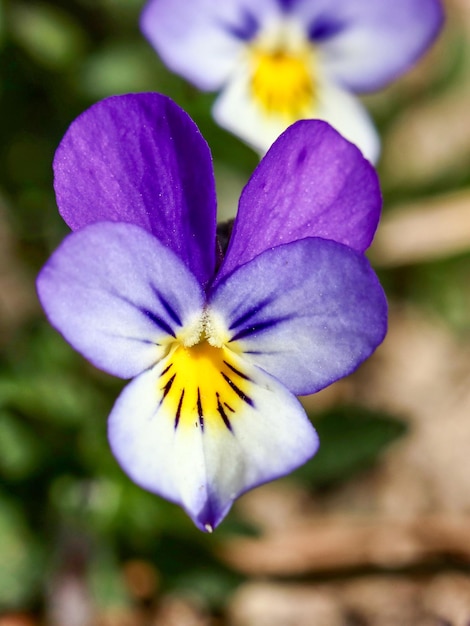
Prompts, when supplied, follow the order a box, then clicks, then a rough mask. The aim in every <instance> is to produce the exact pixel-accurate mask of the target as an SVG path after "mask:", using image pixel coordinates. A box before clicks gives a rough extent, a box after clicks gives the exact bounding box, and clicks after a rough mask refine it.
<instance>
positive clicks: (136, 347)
mask: <svg viewBox="0 0 470 626" xmlns="http://www.w3.org/2000/svg"><path fill="white" fill-rule="evenodd" d="M37 286H38V293H39V298H40V300H41V304H42V306H43V307H44V310H45V311H46V314H47V316H48V318H49V321H50V323H51V324H52V326H54V327H55V328H56V329H57V330H59V331H60V332H61V333H62V334H63V335H64V337H65V339H66V340H67V341H68V342H69V343H71V344H72V346H73V347H74V348H75V349H76V350H78V351H79V352H81V353H82V354H83V355H84V356H85V357H86V358H87V359H89V360H90V361H91V362H92V363H93V364H94V365H96V366H97V367H99V368H101V369H103V370H105V371H106V372H108V373H110V374H114V375H115V376H120V377H122V378H129V377H132V376H135V375H136V374H139V373H140V372H142V371H143V370H145V369H146V368H148V367H150V366H151V365H153V364H154V363H156V362H157V361H158V360H159V358H161V356H162V353H163V351H164V350H165V348H164V346H159V344H161V343H162V341H163V342H164V341H165V340H167V339H171V338H172V336H173V335H174V334H176V332H178V330H179V329H180V328H181V327H182V326H183V325H184V324H185V323H187V322H188V321H189V320H191V319H192V317H193V315H198V316H199V315H200V313H201V311H202V307H203V294H202V290H201V287H200V285H199V284H198V282H197V281H196V279H195V278H194V276H193V275H192V274H191V273H190V272H189V271H188V270H187V268H186V267H185V266H184V265H183V263H182V262H181V261H180V260H179V259H178V257H176V255H175V254H174V253H173V252H172V251H171V250H169V249H168V248H166V247H165V246H163V245H162V244H161V243H160V242H159V241H158V239H156V238H155V237H153V236H152V235H150V234H149V233H148V232H147V231H145V230H143V229H142V228H140V227H138V226H134V225H132V224H123V223H120V224H114V223H109V222H102V223H99V224H92V225H90V226H87V227H85V228H83V229H81V230H79V231H77V232H75V233H72V234H71V235H69V236H68V237H67V238H66V239H65V240H64V241H63V242H62V244H61V245H60V247H59V248H58V249H57V250H56V251H55V253H54V254H53V255H52V256H51V258H50V259H49V261H48V262H47V263H46V265H45V266H44V268H43V269H42V271H41V273H40V275H39V277H38V282H37Z"/></svg>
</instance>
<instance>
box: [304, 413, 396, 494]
mask: <svg viewBox="0 0 470 626" xmlns="http://www.w3.org/2000/svg"><path fill="white" fill-rule="evenodd" d="M315 428H316V430H317V432H318V435H319V437H320V449H319V451H318V453H317V455H316V456H315V457H314V458H313V459H312V461H310V462H309V463H307V464H306V465H304V466H302V467H301V468H300V469H299V470H297V472H296V475H298V476H299V477H300V478H303V479H305V480H306V481H308V483H309V484H310V485H313V486H318V487H322V486H327V485H330V484H332V483H337V482H341V481H345V480H349V479H350V478H352V476H353V475H354V474H355V473H357V472H359V471H362V470H364V469H365V468H367V467H369V466H370V465H371V464H372V463H373V462H374V461H376V460H377V458H378V457H379V456H380V454H381V453H383V452H384V450H385V449H386V448H387V447H388V446H389V445H390V444H391V443H392V442H394V441H395V440H397V439H398V438H399V437H401V436H402V435H404V433H406V430H407V428H406V424H405V423H404V422H402V421H400V420H398V419H396V418H392V417H389V416H385V415H383V414H381V413H376V412H371V411H369V410H366V409H362V408H358V407H341V408H336V409H334V410H332V411H331V412H328V413H326V414H323V415H322V416H321V417H320V418H319V419H316V420H315Z"/></svg>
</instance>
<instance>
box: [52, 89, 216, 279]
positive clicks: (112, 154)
mask: <svg viewBox="0 0 470 626" xmlns="http://www.w3.org/2000/svg"><path fill="white" fill-rule="evenodd" d="M54 173H55V181H54V186H55V191H56V195H57V204H58V206H59V211H60V213H61V215H62V217H63V218H64V220H65V221H66V222H67V224H68V225H69V226H70V227H71V228H72V229H73V230H76V229H78V228H82V227H83V226H85V225H86V224H90V223H93V222H98V221H120V222H130V223H133V224H137V225H138V226H141V227H142V228H145V229H146V230H148V231H149V232H151V233H153V234H154V235H155V236H156V237H157V238H158V239H159V240H160V241H161V242H162V243H163V244H165V245H166V246H168V248H170V249H171V250H173V252H175V253H176V254H177V255H178V256H179V257H180V258H181V259H182V261H183V262H184V263H185V264H186V265H187V267H188V268H189V269H190V270H191V271H192V272H193V273H194V275H195V276H196V277H197V278H198V279H199V280H200V282H201V283H205V282H206V281H207V280H209V278H211V277H212V274H213V271H214V263H215V249H214V241H215V224H216V200H215V183H214V177H213V170H212V161H211V155H210V151H209V148H208V146H207V143H206V142H205V140H204V138H203V137H202V135H201V134H200V132H199V130H198V128H197V126H196V125H195V124H194V122H193V121H192V120H191V118H190V117H189V116H188V115H187V114H186V113H185V112H184V111H183V110H182V109H180V108H179V107H178V106H177V105H176V104H175V103H174V102H173V101H172V100H170V99H169V98H167V97H166V96H162V95H159V94H151V93H144V94H130V95H125V96H117V97H112V98H108V99H106V100H103V101H101V102H99V103H97V104H95V105H94V106H92V107H91V108H90V109H88V110H87V111H85V112H84V113H83V114H82V115H80V116H79V117H78V118H77V119H76V120H75V121H74V122H73V123H72V124H71V126H70V128H69V129H68V131H67V133H66V134H65V136H64V138H63V140H62V142H61V144H60V145H59V148H58V149H57V152H56V156H55V159H54Z"/></svg>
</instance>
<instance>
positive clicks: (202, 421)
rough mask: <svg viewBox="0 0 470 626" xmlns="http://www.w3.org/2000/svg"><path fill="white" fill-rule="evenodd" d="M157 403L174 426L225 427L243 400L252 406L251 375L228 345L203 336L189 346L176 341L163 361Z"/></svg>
mask: <svg viewBox="0 0 470 626" xmlns="http://www.w3.org/2000/svg"><path fill="white" fill-rule="evenodd" d="M162 368H163V369H162V373H161V375H160V384H159V388H160V391H161V402H160V404H161V405H163V407H164V408H165V409H166V411H167V412H168V413H169V414H170V416H171V418H172V419H173V420H174V426H175V429H177V428H181V427H183V428H187V427H196V428H201V429H202V430H204V429H205V428H206V427H209V428H228V429H229V430H232V420H233V419H234V417H235V414H236V412H237V410H239V409H240V407H241V406H242V405H243V404H248V405H250V406H253V400H252V399H251V398H250V396H249V385H250V382H251V380H250V378H249V376H248V375H247V374H246V373H244V372H243V371H242V370H241V369H240V364H239V359H238V358H237V356H236V355H235V353H234V352H233V351H231V350H229V349H228V348H227V347H225V346H222V347H215V346H213V345H211V344H210V343H209V342H208V341H207V339H206V338H204V339H202V340H201V341H200V342H199V343H196V344H195V345H192V346H190V347H188V346H185V345H183V344H181V343H180V342H178V341H176V342H174V344H173V348H172V349H171V350H170V352H169V354H168V356H167V357H166V358H165V360H164V361H163V362H162Z"/></svg>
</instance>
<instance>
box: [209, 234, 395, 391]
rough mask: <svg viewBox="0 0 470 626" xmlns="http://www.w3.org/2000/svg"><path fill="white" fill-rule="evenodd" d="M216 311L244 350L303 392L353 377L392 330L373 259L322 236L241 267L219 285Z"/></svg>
mask: <svg viewBox="0 0 470 626" xmlns="http://www.w3.org/2000/svg"><path fill="white" fill-rule="evenodd" d="M210 310H211V311H214V312H215V313H216V315H217V314H218V315H220V318H223V319H224V320H225V323H226V325H227V327H228V328H229V332H231V333H232V335H231V337H232V338H231V341H233V342H236V350H237V351H238V350H241V351H242V352H243V353H244V355H245V358H246V359H250V360H251V361H252V362H253V363H255V364H256V365H257V366H259V367H262V368H263V369H264V370H266V371H268V372H269V373H270V374H272V375H273V376H275V377H276V378H277V379H278V380H280V381H281V382H282V383H283V384H284V385H285V386H286V387H287V388H288V389H290V391H292V393H295V394H297V395H299V394H309V393H314V392H316V391H318V390H319V389H322V388H323V387H325V386H327V385H329V384H331V383H332V382H334V381H335V380H338V379H339V378H342V377H343V376H346V375H347V374H350V373H351V372H352V371H354V370H355V369H356V368H357V366H358V365H359V364H360V363H362V361H364V360H365V359H366V358H368V357H369V356H370V355H371V353H372V352H373V351H374V350H375V348H376V347H377V346H378V345H379V344H380V343H381V342H382V340H383V338H384V336H385V333H386V328H387V303H386V299H385V295H384V293H383V290H382V287H381V286H380V283H379V281H378V279H377V277H376V275H375V274H374V272H373V271H372V269H371V268H370V265H369V263H368V261H367V259H366V258H365V257H364V256H363V255H361V254H359V253H357V252H355V251H354V250H351V249H350V248H347V247H346V246H343V245H341V244H338V243H336V242H333V241H328V240H325V239H318V238H309V239H303V240H301V241H296V242H293V243H291V244H288V245H285V246H280V247H278V248H274V249H272V250H267V251H266V252H264V253H263V254H261V255H259V256H258V257H256V258H255V259H253V260H252V261H251V262H249V263H247V264H246V265H244V266H242V267H240V268H239V269H238V270H236V271H235V272H234V273H233V274H231V275H230V276H229V277H228V278H227V279H226V280H225V281H224V282H222V283H221V284H219V286H218V287H217V288H216V289H215V292H214V294H213V296H212V297H211V299H210ZM227 345H228V347H231V343H230V342H229V343H228V344H227Z"/></svg>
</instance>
